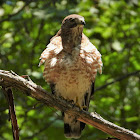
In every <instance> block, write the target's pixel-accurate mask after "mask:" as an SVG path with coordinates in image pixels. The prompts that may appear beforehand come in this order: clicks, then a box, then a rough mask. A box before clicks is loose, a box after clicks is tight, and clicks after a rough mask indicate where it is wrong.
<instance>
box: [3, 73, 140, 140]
mask: <svg viewBox="0 0 140 140" xmlns="http://www.w3.org/2000/svg"><path fill="white" fill-rule="evenodd" d="M0 85H1V86H3V87H13V88H18V89H19V90H22V91H23V92H24V93H26V94H27V95H29V96H31V97H32V98H35V99H36V100H39V101H41V102H42V103H45V104H46V105H49V106H51V107H54V108H56V109H58V110H61V111H62V112H65V113H67V114H72V115H73V116H76V117H77V120H79V121H81V122H84V123H86V124H89V125H92V126H94V127H95V128H97V129H99V130H101V131H103V132H105V133H108V134H110V135H112V136H114V137H116V138H118V139H121V140H140V135H138V134H136V133H134V132H132V131H130V130H127V129H125V128H122V127H120V126H117V125H115V124H113V123H111V122H109V121H107V120H105V119H103V118H102V117H101V116H100V115H98V114H97V113H95V112H92V113H89V112H86V111H83V110H80V109H79V108H78V107H76V106H75V107H74V106H73V105H72V104H71V103H68V102H67V101H66V100H64V99H61V98H59V97H57V96H55V95H52V94H50V93H48V92H46V91H45V90H44V89H42V88H41V86H39V85H36V84H35V83H33V82H32V81H27V80H25V79H24V78H22V77H21V76H18V75H17V74H15V73H14V72H10V71H4V70H0Z"/></svg>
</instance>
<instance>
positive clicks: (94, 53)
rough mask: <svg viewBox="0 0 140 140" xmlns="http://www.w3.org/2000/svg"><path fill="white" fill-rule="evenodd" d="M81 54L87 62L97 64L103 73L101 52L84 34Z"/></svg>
mask: <svg viewBox="0 0 140 140" xmlns="http://www.w3.org/2000/svg"><path fill="white" fill-rule="evenodd" d="M80 56H81V58H82V59H84V60H85V62H86V63H87V64H89V65H92V66H96V68H97V69H98V70H99V72H100V73H102V66H103V63H102V59H101V54H100V52H99V51H98V50H97V48H96V47H95V46H94V45H93V44H92V43H91V42H90V40H89V39H88V37H87V36H85V35H84V34H83V35H82V42H81V51H80Z"/></svg>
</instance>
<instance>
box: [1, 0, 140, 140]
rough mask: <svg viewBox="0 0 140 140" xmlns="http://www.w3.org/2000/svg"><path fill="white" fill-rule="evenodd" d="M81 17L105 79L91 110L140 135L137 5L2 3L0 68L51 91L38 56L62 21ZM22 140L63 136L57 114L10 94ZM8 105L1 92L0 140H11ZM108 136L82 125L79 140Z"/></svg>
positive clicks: (133, 0) (107, 0) (119, 0)
mask: <svg viewBox="0 0 140 140" xmlns="http://www.w3.org/2000/svg"><path fill="white" fill-rule="evenodd" d="M72 13H77V14H80V15H82V16H84V17H85V21H86V26H85V29H84V33H85V34H86V35H87V36H88V37H89V39H90V41H91V42H92V43H93V44H94V45H95V46H96V47H97V48H98V50H99V51H100V52H101V54H102V60H103V63H104V67H103V74H102V75H99V74H98V75H97V78H96V85H95V86H96V89H97V90H96V92H95V95H94V100H92V101H91V105H90V110H89V111H96V112H97V113H99V114H100V115H101V116H102V117H103V118H105V119H107V120H109V121H111V122H113V123H115V124H117V125H119V126H123V127H125V128H128V129H130V130H132V131H134V132H136V133H138V134H140V74H137V75H136V74H133V75H131V76H126V77H125V78H122V80H119V81H118V82H115V83H114V84H111V85H109V86H106V87H104V88H99V87H101V86H102V85H105V84H107V83H108V82H112V81H115V80H116V78H121V77H123V76H124V75H127V74H128V73H131V72H135V71H138V70H140V1H138V0H75V1H70V0H45V1H44V0H40V1H39V0H24V1H18V0H1V1H0V69H4V70H13V71H14V72H16V73H17V74H19V75H29V76H30V77H31V79H32V80H33V81H34V82H35V83H37V84H38V85H41V86H42V87H43V88H44V89H46V90H48V91H50V89H49V86H47V84H46V83H45V81H44V79H43V77H42V71H43V66H42V67H40V68H39V67H38V63H39V57H40V54H41V52H42V51H43V50H44V49H45V46H46V44H48V43H49V39H50V38H51V37H52V36H54V35H55V34H56V32H57V31H58V30H59V28H60V26H61V21H62V20H63V18H64V17H65V16H67V15H69V14H72ZM14 97H15V106H16V114H17V119H18V124H19V129H20V139H21V140H29V139H30V140H55V139H61V140H65V139H66V138H65V137H64V135H63V121H62V118H61V115H60V112H59V111H56V110H54V109H53V108H50V107H47V106H45V105H44V104H41V103H38V102H37V101H36V100H34V99H32V98H31V97H27V96H26V95H23V94H22V93H21V92H20V91H18V90H14ZM8 118H9V116H8V105H7V102H6V99H5V97H4V95H3V94H2V91H1V90H0V140H11V139H12V131H11V123H10V122H9V121H8ZM107 137H109V136H108V135H107V134H105V133H103V132H101V131H100V130H98V129H95V128H93V127H91V126H86V129H85V130H84V131H83V133H82V137H81V138H80V140H93V139H95V140H101V139H106V138H107Z"/></svg>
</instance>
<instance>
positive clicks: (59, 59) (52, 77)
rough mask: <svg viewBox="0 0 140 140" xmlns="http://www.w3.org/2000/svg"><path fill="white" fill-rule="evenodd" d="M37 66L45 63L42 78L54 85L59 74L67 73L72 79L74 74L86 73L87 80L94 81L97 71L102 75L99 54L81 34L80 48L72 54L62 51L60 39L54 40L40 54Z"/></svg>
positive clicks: (75, 49) (76, 48)
mask: <svg viewBox="0 0 140 140" xmlns="http://www.w3.org/2000/svg"><path fill="white" fill-rule="evenodd" d="M40 58H41V60H40V63H39V65H41V64H43V63H44V62H45V69H44V73H43V77H44V78H45V81H46V82H48V83H56V82H57V80H58V79H59V77H60V75H61V74H64V75H67V74H68V73H69V72H70V74H71V78H72V79H74V73H75V72H76V71H79V72H81V74H82V72H83V73H86V75H85V76H87V78H88V79H90V80H91V81H94V80H95V76H96V74H97V70H98V71H99V73H102V65H103V64H102V61H101V54H100V53H99V51H98V50H97V49H96V47H95V46H94V45H93V44H92V43H91V42H90V41H89V39H88V38H87V37H86V36H85V35H84V34H83V35H82V42H81V45H80V46H77V47H75V48H74V49H73V51H72V54H68V53H67V52H65V51H63V47H62V41H61V37H60V36H58V37H56V38H54V39H53V40H52V41H51V42H50V43H49V44H48V45H47V48H46V49H45V50H44V51H43V53H42V54H41V57H40Z"/></svg>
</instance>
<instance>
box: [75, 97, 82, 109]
mask: <svg viewBox="0 0 140 140" xmlns="http://www.w3.org/2000/svg"><path fill="white" fill-rule="evenodd" d="M75 105H76V106H78V107H79V108H80V110H83V108H82V106H81V105H80V104H79V102H78V97H76V103H75Z"/></svg>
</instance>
